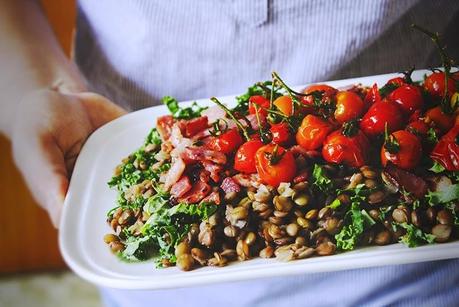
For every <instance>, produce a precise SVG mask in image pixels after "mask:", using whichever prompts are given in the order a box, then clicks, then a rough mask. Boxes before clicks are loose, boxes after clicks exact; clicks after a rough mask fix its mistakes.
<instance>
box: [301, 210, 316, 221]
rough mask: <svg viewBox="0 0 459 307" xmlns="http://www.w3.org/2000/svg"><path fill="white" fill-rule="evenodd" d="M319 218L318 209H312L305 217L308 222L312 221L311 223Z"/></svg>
mask: <svg viewBox="0 0 459 307" xmlns="http://www.w3.org/2000/svg"><path fill="white" fill-rule="evenodd" d="M318 216H319V210H317V209H312V210H309V211H308V212H307V213H306V215H305V216H304V217H305V218H306V219H307V220H311V221H314V220H316V219H317V217H318Z"/></svg>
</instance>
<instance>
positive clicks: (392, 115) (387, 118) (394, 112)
mask: <svg viewBox="0 0 459 307" xmlns="http://www.w3.org/2000/svg"><path fill="white" fill-rule="evenodd" d="M386 124H387V127H388V129H389V132H391V131H395V130H398V129H400V128H401V127H402V125H403V116H402V112H401V111H400V109H399V107H398V106H397V105H396V104H395V103H393V102H390V101H387V100H382V101H380V102H376V103H375V104H373V105H372V106H371V107H370V109H369V110H368V112H367V113H366V114H365V115H364V116H363V118H362V121H361V122H360V127H361V129H362V131H363V132H364V133H365V134H366V135H367V136H375V135H378V134H382V133H384V130H385V127H386Z"/></svg>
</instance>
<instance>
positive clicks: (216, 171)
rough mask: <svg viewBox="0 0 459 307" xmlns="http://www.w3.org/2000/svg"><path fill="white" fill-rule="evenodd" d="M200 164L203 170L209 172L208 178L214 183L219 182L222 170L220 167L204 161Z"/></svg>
mask: <svg viewBox="0 0 459 307" xmlns="http://www.w3.org/2000/svg"><path fill="white" fill-rule="evenodd" d="M201 164H202V166H203V167H204V169H205V170H206V171H208V172H209V174H210V178H211V179H212V180H213V181H214V182H219V181H220V173H221V172H222V170H223V167H222V166H221V165H219V164H215V163H212V162H209V161H206V160H204V161H202V162H201Z"/></svg>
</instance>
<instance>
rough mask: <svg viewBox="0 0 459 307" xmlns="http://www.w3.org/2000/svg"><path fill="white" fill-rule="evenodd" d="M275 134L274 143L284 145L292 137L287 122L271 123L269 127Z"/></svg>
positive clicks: (273, 134)
mask: <svg viewBox="0 0 459 307" xmlns="http://www.w3.org/2000/svg"><path fill="white" fill-rule="evenodd" d="M269 130H270V131H271V134H272V136H273V140H272V141H273V143H275V144H279V145H283V144H285V143H288V142H289V141H290V139H291V135H290V129H289V128H288V125H287V124H286V123H278V124H273V125H271V128H270V129H269Z"/></svg>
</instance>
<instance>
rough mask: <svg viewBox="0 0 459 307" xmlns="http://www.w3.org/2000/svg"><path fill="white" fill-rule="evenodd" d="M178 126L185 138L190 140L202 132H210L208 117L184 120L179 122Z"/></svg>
mask: <svg viewBox="0 0 459 307" xmlns="http://www.w3.org/2000/svg"><path fill="white" fill-rule="evenodd" d="M178 126H179V127H180V131H181V132H182V134H183V136H185V137H187V138H190V137H192V136H194V135H196V134H197V133H200V132H201V131H206V130H208V129H207V128H208V127H209V122H208V120H207V116H201V117H197V118H193V119H189V120H186V119H182V120H180V121H179V122H178Z"/></svg>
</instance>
